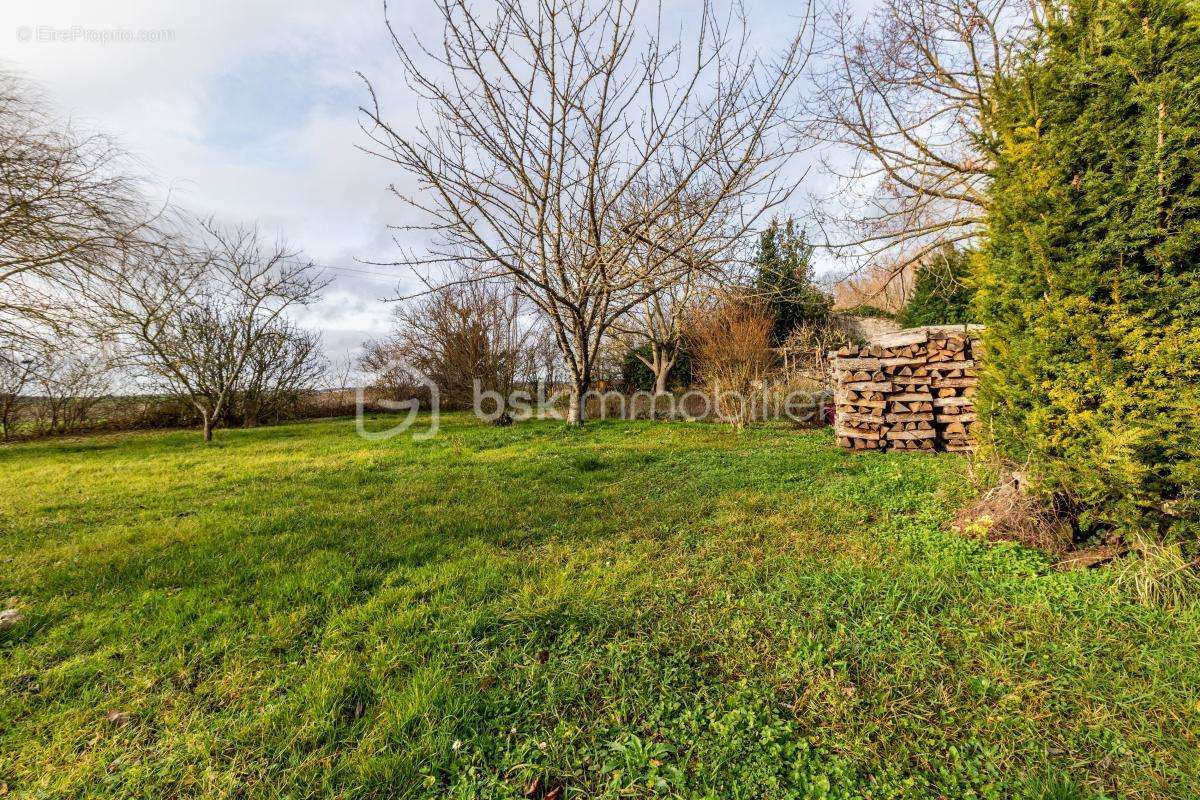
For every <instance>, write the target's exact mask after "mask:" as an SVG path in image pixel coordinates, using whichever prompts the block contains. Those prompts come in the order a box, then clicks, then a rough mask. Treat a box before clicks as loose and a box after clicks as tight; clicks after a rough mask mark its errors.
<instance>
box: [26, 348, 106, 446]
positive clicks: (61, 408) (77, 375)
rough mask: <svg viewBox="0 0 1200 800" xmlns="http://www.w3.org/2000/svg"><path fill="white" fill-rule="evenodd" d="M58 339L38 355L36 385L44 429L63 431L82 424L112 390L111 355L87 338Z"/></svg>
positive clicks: (59, 432) (54, 431)
mask: <svg viewBox="0 0 1200 800" xmlns="http://www.w3.org/2000/svg"><path fill="white" fill-rule="evenodd" d="M74 345H75V343H73V342H72V343H70V344H68V343H66V342H63V341H57V342H55V343H54V345H52V346H48V347H47V348H46V349H45V350H44V351H43V354H42V355H41V356H40V357H39V358H38V359H37V363H38V368H37V372H36V379H35V381H34V386H35V388H36V390H37V393H38V397H37V401H36V409H37V411H38V412H39V413H38V414H37V416H38V418H39V419H40V429H41V432H42V433H47V434H56V433H57V434H62V433H70V432H71V431H73V430H76V429H78V428H81V427H83V426H84V425H85V424H86V423H87V422H88V420H89V418H90V417H91V416H92V415H93V412H94V411H95V409H96V407H97V406H98V405H99V404H100V403H101V401H103V400H104V398H105V397H106V396H108V395H109V394H110V393H111V391H112V384H113V364H112V361H111V359H110V358H109V356H108V355H107V354H106V353H104V352H102V351H100V350H98V349H95V348H92V347H90V346H88V344H87V343H86V342H80V343H78V346H74Z"/></svg>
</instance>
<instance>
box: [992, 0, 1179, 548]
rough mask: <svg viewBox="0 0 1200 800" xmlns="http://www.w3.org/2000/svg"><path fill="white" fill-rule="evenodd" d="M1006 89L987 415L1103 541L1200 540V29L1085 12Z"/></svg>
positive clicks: (1132, 2)
mask: <svg viewBox="0 0 1200 800" xmlns="http://www.w3.org/2000/svg"><path fill="white" fill-rule="evenodd" d="M1065 5H1066V10H1065V11H1064V12H1063V14H1062V15H1061V16H1060V17H1059V18H1058V19H1054V20H1051V22H1050V23H1049V24H1048V26H1046V28H1045V29H1044V30H1043V31H1042V33H1041V35H1040V37H1039V39H1038V42H1037V45H1036V46H1035V47H1034V48H1033V49H1032V51H1031V52H1030V53H1029V55H1028V57H1027V58H1026V59H1025V60H1024V61H1023V63H1022V64H1021V65H1020V66H1019V68H1018V69H1016V70H1015V72H1014V73H1013V74H1012V75H1011V76H1009V77H1008V78H1006V79H1004V80H1002V81H1000V82H999V83H998V85H997V87H996V88H995V93H994V100H995V112H996V119H995V121H994V122H995V127H994V129H995V131H996V133H997V135H998V137H999V145H998V147H999V152H998V153H997V154H996V155H997V158H996V169H995V182H994V187H993V197H992V208H991V210H990V220H989V233H988V237H987V241H986V243H985V246H984V248H983V250H982V252H981V254H980V255H979V257H978V258H977V261H976V271H975V277H976V281H977V284H978V289H979V292H978V295H977V307H978V311H979V314H980V318H981V321H982V322H984V323H986V324H987V325H988V330H987V332H986V334H985V346H986V354H987V362H986V367H985V369H984V372H983V374H982V379H983V380H982V386H981V390H980V395H981V396H980V409H981V412H982V413H983V414H984V415H985V418H986V419H987V420H989V421H990V422H991V425H992V428H993V429H994V433H995V436H996V443H997V446H998V447H999V449H1000V450H1001V452H1002V453H1004V454H1005V455H1007V456H1008V457H1010V458H1012V459H1013V460H1015V461H1017V462H1019V463H1027V464H1028V469H1029V472H1030V476H1031V477H1032V478H1033V479H1034V481H1035V485H1037V486H1039V487H1040V488H1041V489H1042V490H1043V491H1045V492H1047V493H1050V494H1053V495H1055V496H1056V497H1057V498H1060V499H1062V500H1067V501H1069V502H1070V503H1071V504H1072V506H1074V508H1075V510H1076V511H1077V512H1079V516H1078V519H1079V522H1080V526H1081V528H1082V532H1083V533H1101V534H1103V533H1110V532H1117V533H1125V534H1128V533H1131V532H1135V531H1138V532H1152V533H1155V534H1158V535H1159V536H1161V537H1164V538H1168V539H1175V540H1181V541H1185V542H1189V543H1190V547H1191V549H1192V550H1193V552H1194V551H1195V545H1196V540H1197V537H1198V533H1200V525H1198V522H1197V520H1198V517H1200V508H1198V502H1197V494H1198V491H1200V20H1198V16H1200V12H1198V11H1197V9H1196V5H1195V4H1193V3H1189V2H1185V0H1071V2H1069V3H1067V4H1065Z"/></svg>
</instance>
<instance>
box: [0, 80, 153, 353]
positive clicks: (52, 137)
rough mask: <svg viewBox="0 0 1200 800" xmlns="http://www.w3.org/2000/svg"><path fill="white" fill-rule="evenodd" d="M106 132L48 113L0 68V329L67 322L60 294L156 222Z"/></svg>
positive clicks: (19, 336) (10, 332) (19, 332)
mask: <svg viewBox="0 0 1200 800" xmlns="http://www.w3.org/2000/svg"><path fill="white" fill-rule="evenodd" d="M125 167H126V163H125V159H124V154H123V153H122V151H121V149H120V148H119V147H118V146H117V145H116V144H115V143H114V142H113V141H112V140H111V139H109V138H107V137H104V136H100V135H94V134H85V133H81V132H79V131H78V130H77V129H75V128H73V127H71V126H70V125H67V124H64V123H62V122H60V121H58V120H56V119H54V118H53V117H52V116H51V115H50V114H48V113H47V112H46V111H45V110H44V109H43V107H42V103H41V102H40V101H39V100H38V99H37V98H36V97H35V96H34V94H33V92H32V91H31V89H30V88H29V87H28V86H27V85H24V84H23V83H22V82H21V81H20V80H19V79H18V78H17V77H15V76H14V75H12V74H10V73H4V72H0V335H3V336H5V337H6V338H8V339H10V340H26V341H28V340H30V339H32V338H36V337H35V334H36V333H37V332H38V331H39V330H42V329H45V328H47V327H49V328H52V329H54V328H61V327H63V326H64V317H65V315H64V313H63V312H64V309H65V308H69V305H68V303H67V301H66V299H65V297H64V294H66V293H69V292H70V291H71V290H72V289H73V288H74V287H75V286H76V285H77V283H78V281H80V280H81V279H85V278H87V277H88V276H94V275H96V274H98V273H102V272H104V271H105V270H107V269H109V268H110V266H111V265H112V263H113V261H114V260H115V259H116V258H117V257H118V255H119V252H120V251H121V250H122V249H123V248H124V247H125V246H126V245H127V244H128V243H129V242H130V240H131V239H134V238H136V237H138V236H140V235H142V234H143V233H144V232H145V231H146V228H147V226H148V225H149V224H150V223H151V222H152V221H153V219H152V218H153V215H152V214H150V213H149V212H148V211H147V208H146V206H145V204H144V202H143V200H142V198H141V195H140V193H139V191H138V186H137V182H136V181H135V180H133V179H132V178H130V177H128V175H127V174H126V173H125V170H124V168H125Z"/></svg>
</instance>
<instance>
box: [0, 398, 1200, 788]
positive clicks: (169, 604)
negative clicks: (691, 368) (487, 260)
mask: <svg viewBox="0 0 1200 800" xmlns="http://www.w3.org/2000/svg"><path fill="white" fill-rule="evenodd" d="M197 439H198V437H197V436H196V435H195V434H191V433H154V434H134V435H124V436H112V437H96V438H88V439H83V440H76V441H59V442H43V443H34V444H23V445H16V446H11V447H8V448H3V449H0V528H2V531H0V602H2V601H3V598H5V597H8V596H9V595H14V596H16V598H18V600H17V601H16V603H15V604H14V605H15V606H16V608H18V609H19V611H20V613H21V615H22V616H23V618H22V619H21V620H20V622H18V623H17V624H16V625H14V626H13V627H11V628H9V629H7V630H3V631H0V793H3V790H4V789H5V786H6V787H7V792H8V795H9V796H11V797H42V796H45V797H61V796H79V795H85V794H86V795H98V796H112V797H164V796H239V797H269V796H281V795H286V796H292V797H317V796H331V795H340V796H346V797H380V798H383V797H452V798H459V797H462V798H466V797H480V798H518V797H526V796H528V797H540V798H572V797H576V798H582V797H588V798H591V797H612V798H615V797H640V796H650V795H655V794H657V795H659V796H664V797H710V798H765V797H770V798H789V797H797V798H826V797H828V798H843V797H844V798H850V797H872V798H890V797H906V798H927V797H939V796H944V797H949V798H968V797H986V798H1008V797H1023V798H1085V797H1123V796H1129V797H1139V798H1152V797H1179V798H1184V797H1194V796H1197V795H1198V794H1200V748H1198V745H1200V742H1198V741H1197V737H1198V731H1200V614H1198V613H1197V612H1196V611H1195V610H1194V609H1185V610H1183V611H1176V612H1175V613H1168V612H1165V611H1163V610H1161V609H1156V608H1153V607H1146V606H1140V605H1136V604H1134V603H1132V602H1129V601H1127V600H1124V599H1122V595H1121V594H1120V593H1119V592H1115V591H1112V590H1111V588H1112V584H1113V580H1114V579H1113V575H1112V573H1111V571H1106V570H1095V571H1085V572H1072V573H1062V572H1057V571H1055V570H1053V569H1052V568H1051V565H1050V563H1049V561H1048V560H1047V559H1046V558H1044V557H1043V556H1041V555H1039V554H1037V553H1035V552H1033V551H1030V550H1026V549H1022V548H1020V547H1017V546H1015V545H997V546H990V547H989V546H986V545H983V544H980V543H977V542H973V541H969V540H966V539H964V538H961V537H959V536H956V535H954V534H953V533H949V532H947V531H946V527H947V526H946V522H947V520H949V519H950V518H951V517H952V516H953V515H954V513H955V510H956V508H957V507H959V506H960V505H961V504H962V502H963V501H964V499H965V494H966V491H967V490H966V484H965V480H964V477H963V465H962V462H960V461H959V460H958V459H956V458H953V457H936V458H935V457H929V456H924V455H920V454H904V453H894V454H888V455H879V454H874V455H853V454H848V453H844V452H841V451H839V450H838V449H836V448H835V447H834V445H833V441H832V438H831V437H830V436H829V435H828V434H827V433H824V432H812V433H797V432H794V431H788V430H783V429H774V428H762V429H756V430H751V431H749V432H746V433H741V434H738V433H733V432H731V431H729V430H727V429H725V428H721V427H717V426H709V425H699V424H685V423H680V424H663V423H643V422H600V423H593V424H590V425H589V426H587V427H586V428H585V429H584V430H582V431H572V430H567V429H564V428H562V427H561V426H559V425H557V424H554V423H536V422H535V423H523V424H520V425H517V426H514V427H512V428H508V429H492V428H487V427H483V426H481V425H479V424H477V423H475V422H474V421H471V420H469V419H467V418H465V417H457V418H451V419H450V420H449V421H448V422H447V421H446V420H443V429H442V434H441V436H439V437H438V438H437V439H435V440H432V441H428V442H415V443H414V442H412V441H410V440H408V439H395V440H392V441H389V442H384V443H373V442H367V441H364V440H363V439H360V438H359V437H357V436H356V435H355V434H354V428H353V424H352V423H350V422H346V421H337V422H323V423H313V424H304V425H293V426H284V427H278V428H270V429H260V430H253V431H222V432H220V433H219V434H218V441H217V442H216V443H215V445H213V446H210V447H207V448H206V447H204V446H203V445H201V444H200V443H199V442H198V441H197ZM10 604H13V603H12V601H10ZM110 711H112V712H119V714H125V715H128V716H127V717H124V716H118V715H113V718H112V719H111V720H110V719H109V718H108V716H106V715H107V713H108V712H110Z"/></svg>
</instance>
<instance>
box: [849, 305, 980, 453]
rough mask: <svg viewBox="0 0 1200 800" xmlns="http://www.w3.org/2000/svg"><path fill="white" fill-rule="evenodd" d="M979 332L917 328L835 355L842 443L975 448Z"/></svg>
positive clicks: (862, 446)
mask: <svg viewBox="0 0 1200 800" xmlns="http://www.w3.org/2000/svg"><path fill="white" fill-rule="evenodd" d="M979 330H980V326H978V325H935V326H929V327H924V328H910V329H908V330H903V331H897V332H896V333H889V334H885V335H883V336H878V337H876V338H874V339H872V340H871V343H870V344H869V345H866V346H864V347H843V348H842V349H841V350H838V351H837V352H834V353H830V354H829V356H830V360H831V361H832V363H833V370H834V380H835V382H836V384H837V392H836V395H835V400H834V402H835V405H836V408H837V437H838V444H840V445H841V446H842V447H845V448H849V449H851V450H948V451H951V452H962V451H966V450H970V449H971V448H972V446H973V439H972V434H973V433H974V428H975V405H974V403H975V401H974V399H973V398H974V395H975V385H976V380H977V379H976V372H975V359H976V357H977V356H978V354H979V342H978V338H977V337H978V331H979Z"/></svg>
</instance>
